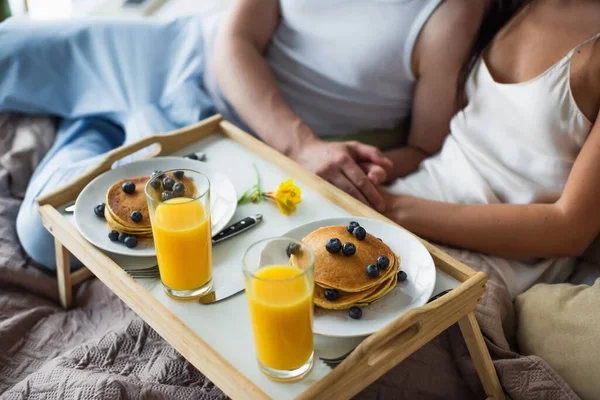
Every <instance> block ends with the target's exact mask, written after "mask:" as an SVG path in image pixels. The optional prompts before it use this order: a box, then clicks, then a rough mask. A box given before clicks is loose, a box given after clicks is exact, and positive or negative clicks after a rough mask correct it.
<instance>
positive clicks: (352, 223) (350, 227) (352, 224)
mask: <svg viewBox="0 0 600 400" xmlns="http://www.w3.org/2000/svg"><path fill="white" fill-rule="evenodd" d="M358 226H360V225H359V224H358V222H356V221H350V222H349V223H348V225H346V230H347V231H348V232H350V233H352V231H354V228H356V227H358Z"/></svg>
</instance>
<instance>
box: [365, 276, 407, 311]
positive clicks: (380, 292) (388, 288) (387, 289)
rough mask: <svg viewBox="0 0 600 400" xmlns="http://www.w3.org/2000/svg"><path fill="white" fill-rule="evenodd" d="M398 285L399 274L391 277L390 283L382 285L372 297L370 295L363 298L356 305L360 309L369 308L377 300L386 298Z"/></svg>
mask: <svg viewBox="0 0 600 400" xmlns="http://www.w3.org/2000/svg"><path fill="white" fill-rule="evenodd" d="M397 283H398V274H394V275H392V276H391V277H390V280H389V281H386V282H384V283H382V284H381V286H378V287H377V290H375V291H374V292H373V293H371V295H369V296H367V297H365V298H362V299H361V300H360V301H358V302H357V303H356V305H357V306H359V307H364V306H368V305H370V304H373V303H375V302H376V301H377V300H379V299H381V298H382V297H383V296H385V295H386V294H388V293H389V292H391V291H392V289H394V288H395V287H396V284H397Z"/></svg>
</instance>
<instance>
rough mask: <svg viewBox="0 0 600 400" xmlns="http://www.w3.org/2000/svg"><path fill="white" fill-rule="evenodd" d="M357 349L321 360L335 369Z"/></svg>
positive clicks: (446, 291) (435, 297) (438, 296)
mask: <svg viewBox="0 0 600 400" xmlns="http://www.w3.org/2000/svg"><path fill="white" fill-rule="evenodd" d="M451 290H452V289H448V290H444V291H443V292H440V293H438V294H436V295H435V296H433V297H431V298H430V299H429V300H428V301H427V303H431V302H432V301H435V300H437V299H439V298H440V297H442V296H443V295H445V294H447V293H449V292H450V291H451ZM355 349H356V347H355V348H353V349H352V350H350V351H349V352H347V353H346V354H344V355H341V356H339V357H336V358H319V360H321V361H323V364H325V365H327V366H328V367H329V368H331V369H334V368H335V367H337V366H338V365H340V364H341V363H342V362H343V361H344V360H345V359H346V358H348V356H349V355H350V354H352V352H353V351H354V350H355Z"/></svg>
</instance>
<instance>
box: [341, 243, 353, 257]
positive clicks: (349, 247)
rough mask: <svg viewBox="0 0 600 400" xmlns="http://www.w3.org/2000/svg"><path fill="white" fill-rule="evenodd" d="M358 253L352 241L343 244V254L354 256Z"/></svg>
mask: <svg viewBox="0 0 600 400" xmlns="http://www.w3.org/2000/svg"><path fill="white" fill-rule="evenodd" d="M354 253H356V246H355V245H353V244H352V243H350V242H346V243H344V245H343V246H342V254H344V255H345V256H353V255H354Z"/></svg>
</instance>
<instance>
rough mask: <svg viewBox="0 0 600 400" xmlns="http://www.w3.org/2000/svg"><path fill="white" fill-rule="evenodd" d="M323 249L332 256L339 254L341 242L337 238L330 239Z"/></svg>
mask: <svg viewBox="0 0 600 400" xmlns="http://www.w3.org/2000/svg"><path fill="white" fill-rule="evenodd" d="M325 249H327V251H328V252H330V253H332V254H335V253H339V252H340V250H342V242H341V241H340V239H338V238H331V239H329V240H328V241H327V243H326V244H325Z"/></svg>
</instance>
